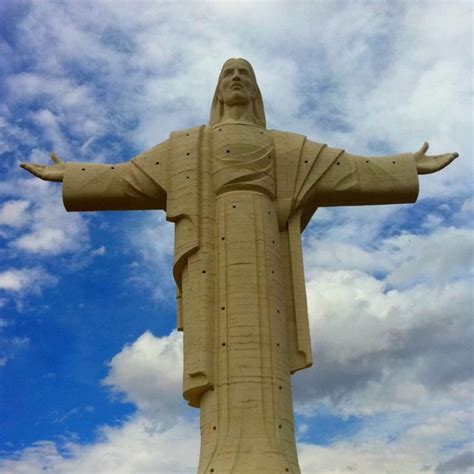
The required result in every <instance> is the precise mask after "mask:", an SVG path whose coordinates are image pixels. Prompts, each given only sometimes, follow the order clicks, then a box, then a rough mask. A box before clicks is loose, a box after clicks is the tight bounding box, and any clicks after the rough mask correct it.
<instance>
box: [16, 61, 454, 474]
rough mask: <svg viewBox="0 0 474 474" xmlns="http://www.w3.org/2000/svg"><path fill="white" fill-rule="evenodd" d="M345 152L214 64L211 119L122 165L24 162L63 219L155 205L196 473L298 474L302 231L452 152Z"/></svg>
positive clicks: (239, 75)
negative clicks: (314, 137)
mask: <svg viewBox="0 0 474 474" xmlns="http://www.w3.org/2000/svg"><path fill="white" fill-rule="evenodd" d="M427 149H428V144H427V143H425V144H424V145H423V146H422V147H421V149H420V150H419V151H417V152H415V153H404V154H400V155H394V156H384V157H363V156H354V155H351V154H349V153H346V152H345V151H344V150H340V149H336V148H330V147H328V146H326V145H324V144H321V143H316V142H313V141H310V140H308V139H307V138H306V137H304V136H302V135H296V134H294V133H287V132H280V131H274V130H267V129H266V126H265V113H264V107H263V101H262V97H261V94H260V90H259V88H258V86H257V82H256V78H255V74H254V71H253V69H252V67H251V65H250V64H249V63H248V62H247V61H246V60H244V59H229V60H228V61H226V63H225V64H224V66H223V68H222V71H221V74H220V76H219V81H218V84H217V88H216V92H215V95H214V98H213V102H212V110H211V117H210V122H209V125H202V126H199V127H195V128H191V129H188V130H183V131H178V132H173V133H171V135H170V138H169V139H168V140H167V141H166V142H164V143H161V144H159V145H157V146H155V147H153V148H152V149H150V150H148V151H145V152H144V153H142V154H140V155H138V156H136V157H135V158H133V159H132V160H130V161H128V162H126V163H121V164H113V165H110V164H97V163H64V162H62V161H61V160H60V159H59V158H58V157H57V156H56V155H55V154H52V155H51V158H52V160H53V162H54V164H53V165H51V166H41V165H34V164H26V163H25V164H21V166H22V167H23V168H24V169H26V170H27V171H29V172H30V173H32V174H33V175H35V176H37V177H39V178H41V179H45V180H48V181H62V182H63V199H64V205H65V207H66V209H67V210H68V211H98V210H124V209H125V210H135V209H163V210H165V211H166V217H167V219H168V220H169V221H171V222H173V223H174V224H175V250H174V265H173V273H174V278H175V280H176V287H177V308H178V309H177V313H178V315H177V326H178V329H179V330H181V331H184V382H183V395H184V398H185V399H186V400H187V401H188V403H189V404H190V405H191V406H193V407H197V408H200V410H201V422H200V425H201V454H200V463H199V473H203V474H204V473H216V474H223V473H242V474H243V473H246V474H248V473H268V474H274V473H286V472H291V473H298V472H300V470H299V466H298V459H297V454H296V445H295V433H294V426H293V408H292V395H291V381H290V375H291V374H293V373H295V372H296V371H298V370H301V369H305V368H307V367H310V366H311V364H312V359H311V344H310V335H309V328H308V313H307V308H306V294H305V283H304V275H303V260H302V251H301V238H300V234H301V232H302V231H303V230H304V228H305V227H306V225H307V224H308V222H309V221H310V219H311V217H312V216H313V214H314V212H315V211H316V209H317V208H318V207H321V206H361V205H366V204H370V205H372V204H393V203H411V202H414V201H415V200H416V198H417V194H418V175H419V174H426V173H433V172H435V171H438V170H440V169H442V168H444V167H445V166H447V165H448V164H449V163H450V162H451V161H453V160H454V159H455V158H456V157H457V156H458V155H457V153H448V154H444V155H438V156H427V155H426V154H425V153H426V151H427Z"/></svg>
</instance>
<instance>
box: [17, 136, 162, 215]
mask: <svg viewBox="0 0 474 474" xmlns="http://www.w3.org/2000/svg"><path fill="white" fill-rule="evenodd" d="M167 151H168V146H167V142H165V143H162V144H160V145H157V146H156V147H153V148H151V149H150V150H147V151H146V152H144V153H142V154H140V155H138V156H136V157H135V158H133V159H132V160H130V161H128V162H125V163H119V164H104V163H77V162H69V163H65V162H62V161H61V160H59V158H58V157H57V156H56V155H55V154H52V155H51V159H52V160H53V165H50V166H43V165H35V164H29V163H22V164H21V165H20V166H21V167H22V168H23V169H26V170H27V171H29V172H30V173H31V174H33V175H34V176H36V177H38V178H40V179H44V180H46V181H57V182H62V183H63V201H64V206H65V208H66V210H68V211H112V210H140V209H165V208H166V188H167V158H168V156H167V154H168V153H167Z"/></svg>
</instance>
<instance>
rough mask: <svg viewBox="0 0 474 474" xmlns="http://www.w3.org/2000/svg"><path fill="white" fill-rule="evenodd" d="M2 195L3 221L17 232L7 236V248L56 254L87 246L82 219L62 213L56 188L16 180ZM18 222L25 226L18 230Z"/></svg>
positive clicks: (42, 182) (44, 184)
mask: <svg viewBox="0 0 474 474" xmlns="http://www.w3.org/2000/svg"><path fill="white" fill-rule="evenodd" d="M12 184H14V185H15V184H16V186H12V187H9V188H8V187H7V188H6V189H5V191H4V194H6V195H9V196H14V197H17V198H19V199H16V200H9V201H7V202H6V204H4V207H3V208H2V210H3V213H2V215H3V214H4V219H9V222H10V223H13V222H14V223H15V227H16V228H18V232H16V233H14V234H10V236H9V237H10V238H9V245H10V246H11V247H12V248H14V249H17V250H20V251H23V252H27V253H32V254H39V255H59V254H62V253H66V252H73V251H77V250H80V249H83V248H84V247H87V244H88V239H89V234H88V228H87V223H86V219H85V218H84V217H83V216H81V215H79V214H70V213H67V212H66V211H65V210H64V207H63V204H62V202H61V197H60V189H59V188H58V187H57V186H56V187H55V186H54V184H51V183H46V182H44V181H40V180H38V179H19V180H17V181H16V182H15V183H12ZM20 222H21V223H23V224H27V225H22V226H21V227H20V225H19V224H20Z"/></svg>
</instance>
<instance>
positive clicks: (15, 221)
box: [0, 200, 30, 228]
mask: <svg viewBox="0 0 474 474" xmlns="http://www.w3.org/2000/svg"><path fill="white" fill-rule="evenodd" d="M29 204H30V203H29V202H28V201H25V200H11V201H6V202H4V203H3V205H2V206H1V207H0V225H5V226H9V227H14V228H18V227H22V226H24V225H26V224H27V222H28V215H27V214H26V212H25V211H26V210H27V208H28V206H29Z"/></svg>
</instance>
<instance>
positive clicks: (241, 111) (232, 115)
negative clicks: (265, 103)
mask: <svg viewBox="0 0 474 474" xmlns="http://www.w3.org/2000/svg"><path fill="white" fill-rule="evenodd" d="M219 122H220V123H229V122H230V123H234V122H239V123H250V124H252V125H258V122H257V117H255V113H254V111H253V107H252V103H251V102H250V103H248V104H235V105H224V110H223V114H222V118H221V120H220V121H219Z"/></svg>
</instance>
